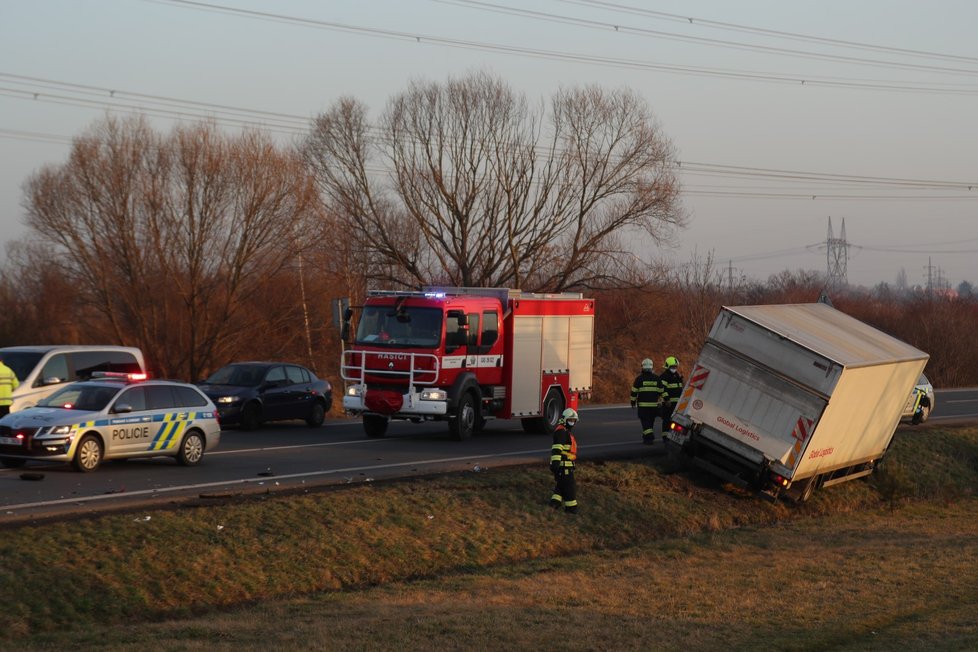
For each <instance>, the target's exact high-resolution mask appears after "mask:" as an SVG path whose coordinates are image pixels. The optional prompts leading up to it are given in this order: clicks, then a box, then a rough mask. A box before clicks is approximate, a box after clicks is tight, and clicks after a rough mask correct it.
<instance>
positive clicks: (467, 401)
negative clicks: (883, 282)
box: [448, 392, 479, 441]
mask: <svg viewBox="0 0 978 652" xmlns="http://www.w3.org/2000/svg"><path fill="white" fill-rule="evenodd" d="M478 415H479V407H478V405H476V402H475V397H474V396H472V393H471V392H465V393H464V394H462V395H461V396H459V397H458V405H457V406H456V407H455V416H453V417H451V418H450V419H449V420H448V432H449V434H451V436H452V439H455V440H457V441H463V440H465V439H468V438H469V437H471V436H472V433H473V432H475V422H476V417H477V416H478Z"/></svg>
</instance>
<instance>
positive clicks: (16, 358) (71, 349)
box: [0, 345, 146, 412]
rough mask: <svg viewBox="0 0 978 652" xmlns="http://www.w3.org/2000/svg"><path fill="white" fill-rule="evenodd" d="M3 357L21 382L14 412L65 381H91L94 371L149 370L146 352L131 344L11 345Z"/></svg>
mask: <svg viewBox="0 0 978 652" xmlns="http://www.w3.org/2000/svg"><path fill="white" fill-rule="evenodd" d="M0 357H2V358H3V363H4V364H5V365H7V366H8V367H10V368H11V369H12V370H13V372H14V375H16V376H17V380H18V381H20V386H19V387H18V388H17V389H15V390H14V393H13V396H12V397H11V398H12V399H13V403H12V404H11V405H10V411H11V412H16V411H17V410H23V409H24V408H29V407H31V406H33V405H36V404H37V402H38V401H40V400H41V399H42V398H45V397H47V396H49V395H51V394H53V393H54V392H55V391H57V390H58V389H60V388H61V387H62V386H64V384H65V383H72V382H75V381H76V380H88V379H89V378H91V377H92V372H93V371H121V372H125V373H145V372H146V362H145V360H144V359H143V352H142V351H140V350H139V349H137V348H134V347H131V346H100V345H94V346H90V345H69V346H58V345H49V346H8V347H5V348H2V349H0Z"/></svg>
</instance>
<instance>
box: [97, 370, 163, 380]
mask: <svg viewBox="0 0 978 652" xmlns="http://www.w3.org/2000/svg"><path fill="white" fill-rule="evenodd" d="M92 378H122V379H125V380H130V381H135V380H146V379H147V378H149V374H145V373H126V372H124V371H93V372H92Z"/></svg>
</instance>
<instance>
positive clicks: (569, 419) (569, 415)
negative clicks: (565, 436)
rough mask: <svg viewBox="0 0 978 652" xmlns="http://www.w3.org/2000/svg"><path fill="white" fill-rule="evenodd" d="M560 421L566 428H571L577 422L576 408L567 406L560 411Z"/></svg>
mask: <svg viewBox="0 0 978 652" xmlns="http://www.w3.org/2000/svg"><path fill="white" fill-rule="evenodd" d="M560 423H562V424H564V425H565V426H567V427H568V428H573V427H574V425H575V424H576V423H577V410H575V409H574V408H567V409H566V410H564V411H563V412H561V413H560Z"/></svg>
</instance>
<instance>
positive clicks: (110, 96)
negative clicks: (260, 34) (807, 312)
mask: <svg viewBox="0 0 978 652" xmlns="http://www.w3.org/2000/svg"><path fill="white" fill-rule="evenodd" d="M0 79H3V80H7V81H8V82H9V83H13V84H20V85H24V86H27V87H28V88H29V89H30V90H23V89H18V88H9V87H7V88H4V87H0V95H4V96H8V97H14V98H17V99H23V100H28V101H41V102H50V103H55V104H63V105H69V106H79V107H83V108H110V109H123V110H126V111H131V112H142V113H145V114H147V115H153V116H156V117H164V118H169V119H184V118H195V119H212V120H215V121H217V122H219V123H222V124H231V125H234V126H236V127H258V128H263V129H266V130H268V131H271V132H274V133H279V134H287V135H303V134H305V133H307V132H308V128H309V119H308V118H305V117H303V116H299V115H294V114H289V113H283V112H273V111H263V110H255V109H249V108H243V107H238V106H232V105H228V104H214V103H208V102H199V101H194V100H185V99H180V98H174V97H168V96H164V95H159V94H149V93H140V92H134V91H128V90H124V89H117V88H109V87H102V86H94V85H90V84H77V83H72V82H63V81H57V80H51V79H44V78H40V77H33V76H26V75H18V74H13V73H8V72H2V71H0ZM36 89H43V90H40V91H39V90H36ZM48 91H55V92H48ZM72 93H73V94H74V95H72ZM131 100H136V101H137V102H138V103H136V104H133V103H131ZM369 129H370V130H371V131H373V132H375V133H379V132H380V129H379V128H378V127H375V126H370V127H369ZM0 135H4V134H2V133H0ZM5 136H6V137H14V135H13V134H12V133H11V132H10V130H8V133H7V134H6V135H5ZM20 137H22V138H23V137H24V134H21V135H20ZM33 138H34V139H37V138H38V137H37V136H34V137H33ZM55 138H57V139H61V140H64V141H67V142H70V139H69V138H67V137H64V136H57V137H55ZM25 139H26V138H25ZM45 140H51V139H50V138H46V139H45ZM673 168H674V169H676V170H677V171H679V172H680V173H682V174H683V175H687V174H689V175H694V176H695V175H699V176H714V177H721V178H733V179H745V178H746V179H767V180H769V181H786V182H797V181H805V182H810V183H814V184H829V183H831V184H843V185H849V186H863V187H891V188H906V189H912V190H926V189H933V190H958V191H962V192H967V193H969V194H971V193H973V196H948V195H908V194H900V195H881V194H873V195H867V194H852V193H850V194H844V193H839V192H830V190H831V189H828V188H823V189H821V190H817V191H811V190H796V191H784V192H765V191H763V190H760V189H755V190H750V189H743V190H733V189H719V190H710V189H691V190H690V191H689V192H688V194H696V195H701V196H720V197H754V198H764V199H802V200H828V199H832V200H837V199H846V200H849V199H853V200H887V199H894V200H952V201H953V200H960V199H965V200H971V199H978V182H970V181H947V180H935V179H909V178H899V177H874V176H869V175H851V174H840V173H826V172H811V171H804V170H791V169H778V168H765V167H757V166H743V165H726V164H720V163H707V162H701V161H675V162H674V163H673Z"/></svg>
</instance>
